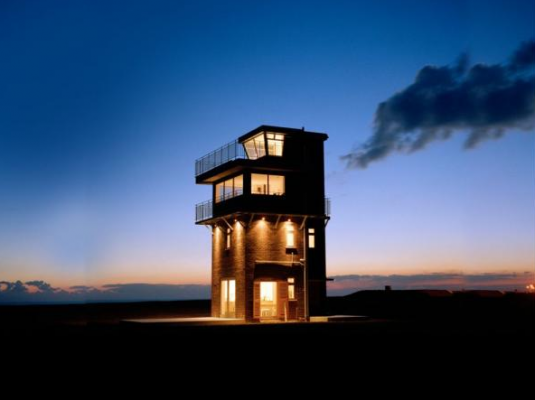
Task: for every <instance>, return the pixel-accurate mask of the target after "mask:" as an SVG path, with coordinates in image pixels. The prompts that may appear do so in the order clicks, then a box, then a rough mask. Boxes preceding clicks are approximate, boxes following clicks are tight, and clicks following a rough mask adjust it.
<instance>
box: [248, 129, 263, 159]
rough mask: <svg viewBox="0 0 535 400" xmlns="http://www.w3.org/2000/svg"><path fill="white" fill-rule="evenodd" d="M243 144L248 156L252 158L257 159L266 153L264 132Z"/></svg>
mask: <svg viewBox="0 0 535 400" xmlns="http://www.w3.org/2000/svg"><path fill="white" fill-rule="evenodd" d="M243 145H244V147H245V152H246V153H247V158H248V159H250V160H256V159H257V158H260V157H264V156H265V155H266V139H265V137H264V134H263V133H261V134H259V135H256V136H255V137H253V138H251V139H249V140H247V141H246V142H244V143H243Z"/></svg>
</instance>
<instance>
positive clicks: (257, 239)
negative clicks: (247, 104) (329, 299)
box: [195, 125, 330, 321]
mask: <svg viewBox="0 0 535 400" xmlns="http://www.w3.org/2000/svg"><path fill="white" fill-rule="evenodd" d="M327 138H328V136H327V135H326V134H324V133H316V132H308V131H305V130H304V128H303V129H293V128H283V127H276V126H266V125H262V126H259V127H258V128H256V129H254V130H252V131H250V132H249V133H246V134H245V135H243V136H241V137H240V138H239V139H237V140H235V141H233V142H231V143H229V144H227V145H225V146H223V147H221V148H219V149H217V150H215V151H213V152H211V153H209V154H207V155H206V156H204V157H201V158H199V159H198V160H196V162H195V180H196V183H197V184H207V185H211V189H212V198H211V200H208V201H205V202H203V203H200V204H197V205H196V218H195V221H196V223H197V224H199V225H206V226H207V227H209V228H210V229H211V232H212V316H213V317H226V318H243V319H245V320H246V321H266V320H282V321H292V320H308V317H309V316H310V315H318V314H319V313H322V309H323V307H324V303H325V298H326V271H325V227H326V225H327V222H328V221H329V218H330V217H329V215H330V202H329V200H328V199H326V198H325V183H324V160H323V159H324V157H323V142H324V141H325V140H327Z"/></svg>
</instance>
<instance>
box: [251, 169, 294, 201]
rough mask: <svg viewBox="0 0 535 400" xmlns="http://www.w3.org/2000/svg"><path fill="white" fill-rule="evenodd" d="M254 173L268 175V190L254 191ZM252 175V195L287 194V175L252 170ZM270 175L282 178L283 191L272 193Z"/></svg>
mask: <svg viewBox="0 0 535 400" xmlns="http://www.w3.org/2000/svg"><path fill="white" fill-rule="evenodd" d="M253 175H257V176H263V177H266V190H265V191H262V192H256V191H254V186H253ZM250 176H251V194H252V195H256V196H258V195H260V196H262V195H263V196H284V195H285V194H286V175H277V174H259V173H256V172H252V173H251V175H250ZM270 176H271V177H275V176H276V177H278V178H282V192H278V193H270V192H271V189H270V183H269V180H270Z"/></svg>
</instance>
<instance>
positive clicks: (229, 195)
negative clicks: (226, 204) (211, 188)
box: [215, 188, 243, 203]
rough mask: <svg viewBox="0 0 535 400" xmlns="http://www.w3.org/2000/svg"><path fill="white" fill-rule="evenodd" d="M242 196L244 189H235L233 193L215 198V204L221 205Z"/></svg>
mask: <svg viewBox="0 0 535 400" xmlns="http://www.w3.org/2000/svg"><path fill="white" fill-rule="evenodd" d="M242 194H243V188H234V190H233V191H232V192H228V193H225V194H222V195H220V196H217V197H216V198H215V202H216V203H221V202H222V201H225V200H228V199H232V198H233V197H237V196H241V195H242Z"/></svg>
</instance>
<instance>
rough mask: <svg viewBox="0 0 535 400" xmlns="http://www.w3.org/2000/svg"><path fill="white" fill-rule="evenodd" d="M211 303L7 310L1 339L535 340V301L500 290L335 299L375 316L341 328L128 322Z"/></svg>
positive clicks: (334, 309) (201, 311) (331, 303)
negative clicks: (298, 337) (474, 337)
mask: <svg viewBox="0 0 535 400" xmlns="http://www.w3.org/2000/svg"><path fill="white" fill-rule="evenodd" d="M209 309H210V302H209V301H207V300H199V301H173V302H145V303H115V304H87V305H40V306H0V336H2V337H3V338H35V337H55V338H57V337H59V338H62V337H68V338H85V337H110V338H114V337H115V338H132V337H177V336H185V337H195V338H202V337H208V338H217V337H220V336H222V335H229V334H230V335H234V336H240V335H253V336H254V335H264V334H268V335H271V336H281V335H302V334H306V335H308V336H309V337H311V336H315V335H335V336H344V337H348V336H362V337H371V336H373V337H377V336H380V337H383V336H392V337H393V336H403V335H411V336H414V335H425V336H437V335H439V336H442V335H449V336H464V335H478V336H479V335H483V336H514V337H524V338H527V337H532V336H533V334H534V330H535V329H534V328H535V295H533V294H524V293H505V294H504V293H500V292H460V293H453V294H452V293H449V292H440V291H390V292H386V291H361V292H357V293H355V294H353V295H350V296H345V297H332V298H329V299H328V305H327V308H326V310H325V312H326V314H330V315H336V314H345V315H347V314H352V315H366V316H369V318H368V319H366V320H361V321H356V322H336V323H309V324H307V323H288V324H284V323H280V324H272V323H270V324H238V325H226V326H177V325H134V324H125V323H123V322H122V321H123V320H125V319H141V318H171V317H202V316H208V315H209Z"/></svg>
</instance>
